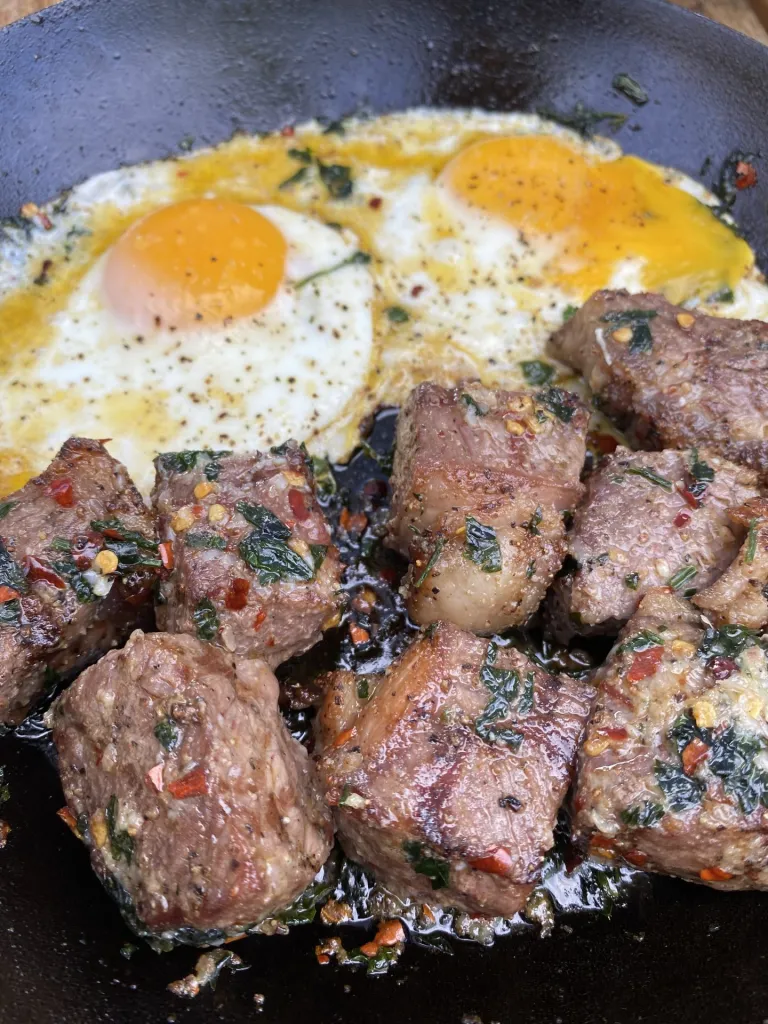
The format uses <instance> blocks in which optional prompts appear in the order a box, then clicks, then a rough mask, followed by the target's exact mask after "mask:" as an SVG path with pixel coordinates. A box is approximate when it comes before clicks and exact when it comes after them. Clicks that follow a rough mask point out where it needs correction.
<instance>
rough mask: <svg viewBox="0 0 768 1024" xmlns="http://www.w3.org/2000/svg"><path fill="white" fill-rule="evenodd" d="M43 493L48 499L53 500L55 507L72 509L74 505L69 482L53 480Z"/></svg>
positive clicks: (70, 482) (73, 496)
mask: <svg viewBox="0 0 768 1024" xmlns="http://www.w3.org/2000/svg"><path fill="white" fill-rule="evenodd" d="M45 493H46V494H47V495H48V497H50V498H53V500H54V501H55V502H56V504H57V505H61V507H62V508H72V506H73V505H74V504H75V495H74V492H73V490H72V481H71V480H54V481H53V483H52V484H49V485H48V487H47V488H46V489H45Z"/></svg>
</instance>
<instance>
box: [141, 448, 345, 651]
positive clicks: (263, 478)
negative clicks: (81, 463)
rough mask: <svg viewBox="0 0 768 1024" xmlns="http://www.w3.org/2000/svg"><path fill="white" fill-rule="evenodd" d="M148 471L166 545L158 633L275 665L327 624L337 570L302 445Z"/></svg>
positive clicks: (179, 458)
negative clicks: (168, 560) (168, 565)
mask: <svg viewBox="0 0 768 1024" xmlns="http://www.w3.org/2000/svg"><path fill="white" fill-rule="evenodd" d="M155 468H156V472H157V477H156V482H155V488H154V491H153V493H152V500H153V503H154V506H155V509H156V510H157V514H158V529H159V531H160V535H161V537H162V538H163V540H165V541H168V542H170V543H171V544H172V546H173V572H172V573H171V574H170V576H169V577H168V579H167V580H165V581H164V582H163V585H162V587H161V599H162V601H163V602H164V603H163V604H160V605H159V606H158V609H157V619H158V625H159V626H160V628H161V629H167V630H169V631H170V632H175V633H191V634H192V635H194V636H197V637H198V639H200V640H207V641H211V642H213V643H216V644H218V645H219V646H221V647H224V648H225V649H226V650H228V651H230V652H231V653H233V654H236V655H237V656H239V657H261V658H264V660H265V661H267V662H268V663H269V665H271V666H272V667H274V666H276V665H279V664H280V663H281V662H283V661H286V660H287V659H288V658H290V657H292V656H293V655H295V654H300V653H301V652H302V651H306V650H307V649H308V648H310V647H312V646H313V645H314V644H316V643H317V642H318V640H320V638H321V636H322V632H323V630H324V629H325V628H327V627H328V626H329V625H334V624H336V622H337V621H338V611H339V607H340V603H341V593H340V590H339V583H340V579H341V563H340V562H339V558H338V552H337V550H336V548H335V547H334V546H333V545H332V544H331V534H330V530H329V528H328V523H327V521H326V518H325V515H324V514H323V511H322V509H321V508H320V507H319V505H318V504H317V500H316V496H315V485H314V479H313V476H312V469H311V466H310V462H309V458H308V456H307V454H306V451H305V450H304V448H303V447H302V446H299V445H298V444H297V443H296V442H295V441H288V442H287V443H286V444H284V445H281V446H280V447H279V448H272V449H271V450H270V452H269V453H261V452H256V453H255V454H250V455H235V454H233V453H232V452H211V451H202V452H172V453H169V454H166V455H160V456H158V458H157V459H156V460H155Z"/></svg>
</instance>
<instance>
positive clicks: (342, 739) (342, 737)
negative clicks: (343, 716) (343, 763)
mask: <svg viewBox="0 0 768 1024" xmlns="http://www.w3.org/2000/svg"><path fill="white" fill-rule="evenodd" d="M355 735H357V729H356V728H355V727H354V725H353V726H352V728H351V729H345V730H344V731H343V732H340V733H339V735H338V736H337V737H336V739H335V740H334V741H333V746H334V747H343V746H344V744H345V743H347V742H348V741H349V740H351V739H352V737H353V736H355Z"/></svg>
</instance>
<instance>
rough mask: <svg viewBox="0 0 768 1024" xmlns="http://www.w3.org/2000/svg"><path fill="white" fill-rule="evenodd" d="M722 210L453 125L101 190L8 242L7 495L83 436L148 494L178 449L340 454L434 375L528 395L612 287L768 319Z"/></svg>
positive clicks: (584, 162)
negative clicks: (160, 466) (569, 321)
mask: <svg viewBox="0 0 768 1024" xmlns="http://www.w3.org/2000/svg"><path fill="white" fill-rule="evenodd" d="M715 202H716V201H715V198H714V197H713V196H712V195H711V194H710V193H709V192H707V190H706V189H704V188H703V187H702V186H701V185H699V184H698V183H696V182H695V181H693V180H692V179H690V178H687V177H685V176H684V175H682V174H681V173H680V172H677V171H672V170H668V169H665V168H661V167H657V166H655V165H653V164H650V163H648V162H646V161H644V160H641V159H639V158H638V157H635V156H629V155H624V154H623V153H622V152H621V150H620V148H619V146H618V145H617V144H616V143H615V142H614V141H612V140H607V139H599V138H597V139H592V140H585V139H583V138H581V137H579V136H578V135H576V134H574V133H573V132H571V131H569V130H567V129H565V128H562V127H561V126H558V125H555V124H553V123H551V122H548V121H545V120H543V119H542V118H540V117H538V116H537V115H523V114H491V113H483V112H478V111H460V110H458V111H431V110H415V111H407V112H404V113H400V114H394V115H388V116H385V117H379V118H373V119H370V120H358V121H349V122H346V124H345V125H344V126H343V127H342V128H341V129H338V127H337V126H335V127H334V128H333V129H332V130H328V129H324V128H323V127H322V126H321V125H319V124H317V123H315V122H313V123H311V124H307V125H303V126H299V127H297V128H295V129H294V128H291V129H288V130H286V131H284V132H282V133H277V134H275V135H271V136H267V137H262V138H257V137H245V136H238V137H236V138H234V139H232V140H231V141H230V142H227V143H224V144H222V145H221V146H218V147H216V148H215V149H210V150H201V151H199V152H196V153H189V154H185V155H183V156H181V157H179V158H176V159H172V160H167V161H159V162H155V163H151V164H146V165H142V166H137V167H133V168H121V169H119V170H116V171H112V172H109V173H107V174H103V175H99V176H97V177H95V178H93V179H91V180H90V181H88V182H85V183H83V184H82V185H80V186H78V187H77V188H75V189H74V190H73V191H72V192H71V193H70V194H69V195H68V196H66V197H64V198H63V199H62V200H60V201H58V202H56V203H53V204H50V205H49V206H47V207H45V208H43V209H39V208H37V207H35V206H33V205H30V206H28V207H27V208H25V210H24V215H25V216H24V218H23V219H22V220H21V221H19V222H18V224H17V225H16V226H10V227H8V228H6V230H5V232H4V233H3V235H2V236H0V322H2V323H3V327H4V330H3V336H2V338H1V339H0V381H1V382H2V388H3V396H4V401H3V403H2V405H1V406H0V492H2V491H3V490H5V491H7V490H9V489H11V488H12V487H14V486H18V485H19V484H20V483H22V482H23V481H24V480H25V479H26V478H27V477H28V476H29V475H30V473H32V472H34V471H37V470H39V469H41V468H42V467H43V466H44V465H45V463H46V462H47V461H48V459H49V458H50V457H51V455H52V454H53V452H54V451H55V449H56V448H57V446H58V444H59V443H60V441H61V440H63V438H65V437H66V436H68V435H69V434H84V435H86V436H95V437H104V438H106V437H112V438H113V441H112V444H111V448H112V451H113V452H114V453H115V454H116V455H117V456H118V457H120V458H122V459H123V460H124V461H125V462H126V463H127V465H128V467H129V469H130V470H131V472H132V474H133V475H134V477H135V479H137V481H138V482H139V484H140V485H141V486H142V487H143V488H144V489H145V490H146V489H147V487H148V486H149V485H150V483H151V467H150V462H151V459H152V457H153V456H154V455H155V454H156V453H157V452H158V451H162V450H172V449H182V448H190V447H191V448H199V447H218V448H234V447H237V448H244V449H249V448H250V449H254V448H263V447H267V446H270V445H273V444H277V443H280V442H281V441H283V440H285V439H286V438H287V437H288V436H291V435H292V436H295V437H297V438H298V439H299V440H304V441H305V442H306V443H307V444H308V446H309V448H310V450H312V451H314V452H317V453H318V454H326V453H327V454H329V455H330V457H332V458H334V459H339V458H343V457H345V456H346V455H347V454H349V452H350V451H351V449H352V448H353V447H354V445H355V442H356V440H357V439H358V436H359V434H358V430H359V425H360V423H361V421H362V420H363V419H364V418H365V417H366V416H367V415H368V414H370V412H371V411H372V410H373V409H374V408H375V407H376V406H377V405H378V404H381V403H398V402H400V401H401V400H402V398H403V397H404V395H405V394H406V393H407V392H408V390H410V388H412V387H413V386H414V385H415V384H416V383H418V382H419V381H421V380H424V379H430V378H432V379H437V380H440V381H441V382H442V383H446V384H450V383H452V382H455V381H456V380H458V379H459V378H460V377H462V376H467V375H469V376H476V377H479V378H480V379H482V380H483V381H484V383H486V384H489V385H492V386H493V385H503V386H504V387H508V388H514V387H519V386H524V385H525V383H526V379H525V373H524V367H523V365H522V364H523V363H526V362H528V361H530V360H537V359H541V358H542V357H543V353H544V348H545V344H546V340H547V337H548V336H549V334H550V333H551V332H552V330H554V329H555V328H557V327H558V326H559V325H560V323H562V320H563V316H564V315H565V313H566V311H567V310H568V307H572V306H578V305H579V304H580V303H581V302H583V301H584V299H585V298H586V297H587V296H588V295H589V294H591V292H593V291H594V290H596V289H598V288H604V287H626V288H629V289H630V290H633V291H640V290H653V291H660V292H662V293H663V294H665V295H666V296H667V298H669V299H670V300H671V301H673V302H677V303H683V304H687V305H702V306H703V308H706V309H707V311H708V312H712V313H714V314H724V315H729V316H740V317H754V318H759V319H768V288H766V285H765V282H764V280H763V278H762V275H761V274H760V273H759V271H758V270H757V269H756V267H755V261H754V255H753V253H752V251H751V250H750V248H749V246H748V245H747V243H746V242H745V241H744V240H743V239H742V238H740V237H739V235H738V234H737V233H736V232H735V231H734V230H733V229H732V226H731V225H730V224H729V223H728V222H727V218H725V219H723V218H722V217H718V216H715V214H714V212H713V210H712V209H711V207H712V206H714V205H715ZM549 361H550V362H551V360H549ZM555 372H556V373H557V374H558V377H559V379H561V380H563V381H564V382H566V383H568V384H571V383H573V382H572V381H571V380H568V376H567V371H566V370H565V369H564V368H562V367H557V366H555Z"/></svg>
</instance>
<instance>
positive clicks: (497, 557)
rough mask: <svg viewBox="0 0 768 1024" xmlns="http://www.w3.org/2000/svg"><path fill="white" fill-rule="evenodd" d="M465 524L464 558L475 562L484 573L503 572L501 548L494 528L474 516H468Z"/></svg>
mask: <svg viewBox="0 0 768 1024" xmlns="http://www.w3.org/2000/svg"><path fill="white" fill-rule="evenodd" d="M464 523H465V526H466V535H465V541H464V557H465V558H468V559H469V560H470V561H471V562H474V563H475V565H477V566H479V567H480V568H481V569H482V570H483V572H501V548H500V547H499V542H498V540H497V538H496V531H495V530H494V529H493V527H492V526H486V525H485V524H484V523H480V522H478V520H477V519H475V517H474V516H467V517H466V518H465V520H464Z"/></svg>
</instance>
